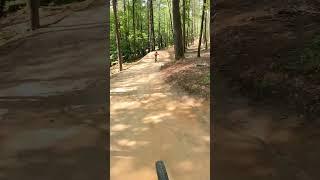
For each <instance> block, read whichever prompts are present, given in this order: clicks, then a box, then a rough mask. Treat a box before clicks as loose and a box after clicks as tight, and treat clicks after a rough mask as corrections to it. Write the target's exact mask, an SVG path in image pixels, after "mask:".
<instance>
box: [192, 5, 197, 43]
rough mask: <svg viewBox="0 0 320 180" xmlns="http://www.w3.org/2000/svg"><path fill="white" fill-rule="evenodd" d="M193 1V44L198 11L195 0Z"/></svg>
mask: <svg viewBox="0 0 320 180" xmlns="http://www.w3.org/2000/svg"><path fill="white" fill-rule="evenodd" d="M192 2H193V6H192V17H193V19H192V44H194V35H195V23H196V17H195V16H196V13H195V8H196V6H195V0H193V1H192Z"/></svg>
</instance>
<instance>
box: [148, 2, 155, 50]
mask: <svg viewBox="0 0 320 180" xmlns="http://www.w3.org/2000/svg"><path fill="white" fill-rule="evenodd" d="M149 11H150V15H149V18H150V19H149V24H150V25H149V26H150V42H151V50H152V51H154V50H155V35H154V22H153V4H152V0H149Z"/></svg>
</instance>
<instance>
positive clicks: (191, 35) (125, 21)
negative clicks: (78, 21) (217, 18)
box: [110, 0, 210, 71]
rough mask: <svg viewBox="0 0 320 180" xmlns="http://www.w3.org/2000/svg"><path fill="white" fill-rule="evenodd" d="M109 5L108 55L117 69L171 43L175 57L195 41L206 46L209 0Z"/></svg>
mask: <svg viewBox="0 0 320 180" xmlns="http://www.w3.org/2000/svg"><path fill="white" fill-rule="evenodd" d="M111 6H112V8H111V14H110V18H111V19H110V24H111V31H110V37H111V41H110V42H111V45H110V59H111V65H115V64H117V63H118V64H119V68H120V71H121V70H122V68H121V66H122V63H126V62H132V61H135V60H137V59H139V58H141V57H143V56H145V55H146V54H147V53H149V52H151V51H154V50H159V49H165V48H168V47H172V46H173V45H174V47H175V57H176V59H180V58H182V57H184V52H185V51H186V49H187V48H188V47H189V46H190V45H193V44H194V43H195V42H196V41H200V42H202V43H200V44H199V45H201V44H202V46H204V48H208V43H209V42H208V41H209V39H210V38H209V37H210V36H209V34H210V30H209V16H210V15H209V11H208V9H209V1H206V0H201V1H197V0H182V1H180V0H119V1H117V0H112V3H111ZM197 43H198V42H197ZM200 48H201V46H199V53H198V56H200Z"/></svg>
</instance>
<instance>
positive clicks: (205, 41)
mask: <svg viewBox="0 0 320 180" xmlns="http://www.w3.org/2000/svg"><path fill="white" fill-rule="evenodd" d="M207 17H208V16H207V11H206V12H205V17H204V33H203V40H204V44H205V49H206V50H207V49H208V39H207Z"/></svg>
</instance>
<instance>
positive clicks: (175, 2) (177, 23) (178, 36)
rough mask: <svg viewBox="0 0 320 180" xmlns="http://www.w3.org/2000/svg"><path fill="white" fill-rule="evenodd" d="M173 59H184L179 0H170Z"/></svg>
mask: <svg viewBox="0 0 320 180" xmlns="http://www.w3.org/2000/svg"><path fill="white" fill-rule="evenodd" d="M172 14H173V29H174V49H175V59H176V60H179V59H181V58H184V52H183V43H182V29H181V16H180V8H179V0H172Z"/></svg>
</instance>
